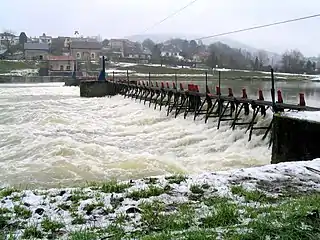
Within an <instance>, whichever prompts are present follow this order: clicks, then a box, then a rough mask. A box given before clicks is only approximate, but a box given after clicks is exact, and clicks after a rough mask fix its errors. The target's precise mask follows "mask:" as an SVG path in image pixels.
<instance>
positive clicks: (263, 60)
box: [257, 50, 269, 66]
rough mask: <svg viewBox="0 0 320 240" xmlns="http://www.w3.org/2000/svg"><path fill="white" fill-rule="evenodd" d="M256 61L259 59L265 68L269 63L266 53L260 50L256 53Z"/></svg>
mask: <svg viewBox="0 0 320 240" xmlns="http://www.w3.org/2000/svg"><path fill="white" fill-rule="evenodd" d="M257 57H258V59H259V62H260V64H261V65H262V66H266V65H268V63H269V56H268V53H267V52H266V51H264V50H260V51H258V56H257Z"/></svg>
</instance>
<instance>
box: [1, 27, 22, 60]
mask: <svg viewBox="0 0 320 240" xmlns="http://www.w3.org/2000/svg"><path fill="white" fill-rule="evenodd" d="M2 36H3V40H2V44H3V45H5V47H6V48H7V52H8V53H9V54H10V55H13V53H14V52H15V51H17V50H18V49H17V46H16V44H15V43H14V38H15V35H14V33H13V31H11V30H6V31H4V33H2Z"/></svg>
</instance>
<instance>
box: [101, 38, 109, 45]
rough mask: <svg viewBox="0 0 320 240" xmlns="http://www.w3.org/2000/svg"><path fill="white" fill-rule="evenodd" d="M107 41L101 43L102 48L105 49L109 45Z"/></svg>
mask: <svg viewBox="0 0 320 240" xmlns="http://www.w3.org/2000/svg"><path fill="white" fill-rule="evenodd" d="M109 42H110V41H109V40H108V39H104V40H103V41H102V46H103V47H106V46H108V45H109Z"/></svg>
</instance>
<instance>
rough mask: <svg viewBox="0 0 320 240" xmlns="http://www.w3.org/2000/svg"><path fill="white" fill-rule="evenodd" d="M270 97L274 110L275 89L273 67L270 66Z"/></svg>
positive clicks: (274, 109)
mask: <svg viewBox="0 0 320 240" xmlns="http://www.w3.org/2000/svg"><path fill="white" fill-rule="evenodd" d="M271 98H272V107H273V111H274V112H276V98H275V89H274V75H273V68H271Z"/></svg>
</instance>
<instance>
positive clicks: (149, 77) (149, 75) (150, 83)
mask: <svg viewBox="0 0 320 240" xmlns="http://www.w3.org/2000/svg"><path fill="white" fill-rule="evenodd" d="M148 78H149V86H151V73H150V72H149V76H148Z"/></svg>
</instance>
